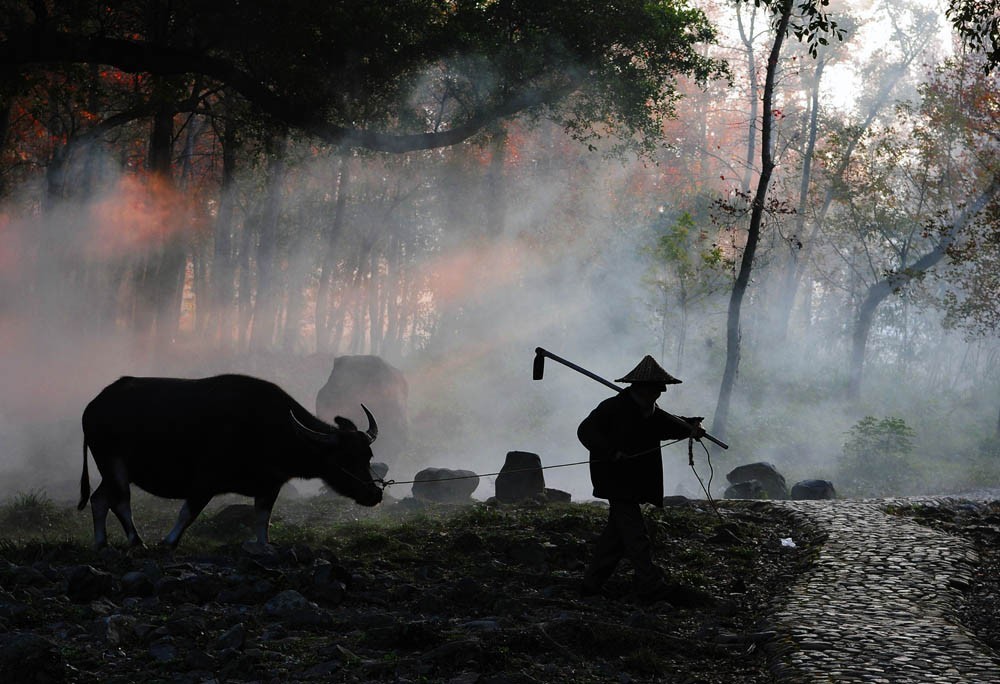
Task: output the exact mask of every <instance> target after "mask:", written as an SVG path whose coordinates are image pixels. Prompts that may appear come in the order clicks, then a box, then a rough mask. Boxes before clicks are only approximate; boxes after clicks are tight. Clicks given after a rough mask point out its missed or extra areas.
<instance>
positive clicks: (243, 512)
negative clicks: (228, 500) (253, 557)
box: [203, 504, 254, 539]
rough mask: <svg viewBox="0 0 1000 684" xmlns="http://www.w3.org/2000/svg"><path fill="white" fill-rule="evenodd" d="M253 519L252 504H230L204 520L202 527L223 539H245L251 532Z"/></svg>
mask: <svg viewBox="0 0 1000 684" xmlns="http://www.w3.org/2000/svg"><path fill="white" fill-rule="evenodd" d="M253 519H254V511H253V504H230V505H228V506H226V507H225V508H223V509H222V510H220V511H219V512H218V513H216V514H215V515H213V516H212V517H210V518H209V519H208V520H206V521H205V522H204V524H203V527H205V528H207V529H208V530H210V531H211V532H212V534H214V535H217V536H219V537H222V538H225V539H239V538H240V537H243V538H244V539H245V538H246V535H247V534H250V533H252V532H253Z"/></svg>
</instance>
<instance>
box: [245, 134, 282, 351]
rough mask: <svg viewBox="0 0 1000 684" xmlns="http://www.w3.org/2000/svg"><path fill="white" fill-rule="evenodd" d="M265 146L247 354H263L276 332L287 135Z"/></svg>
mask: <svg viewBox="0 0 1000 684" xmlns="http://www.w3.org/2000/svg"><path fill="white" fill-rule="evenodd" d="M269 142H270V144H269V145H268V163H267V191H266V193H265V195H266V196H265V199H264V206H263V208H262V211H261V219H260V234H259V238H258V243H257V298H256V300H255V301H254V309H253V331H252V334H251V336H250V351H254V352H256V351H265V350H267V349H270V348H271V347H272V346H273V344H274V335H275V330H276V329H277V316H278V304H279V302H278V296H279V293H280V290H281V287H280V282H279V278H278V237H279V231H278V221H279V220H280V216H281V197H282V188H283V186H284V182H285V151H286V148H287V145H288V135H287V133H286V132H284V131H282V132H280V133H277V134H275V135H274V136H273V137H272V138H271V139H270V141H269Z"/></svg>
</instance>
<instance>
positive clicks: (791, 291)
mask: <svg viewBox="0 0 1000 684" xmlns="http://www.w3.org/2000/svg"><path fill="white" fill-rule="evenodd" d="M930 37H931V32H927V33H926V35H925V37H923V38H922V40H920V41H918V42H917V43H915V44H914V45H913V46H912V49H911V50H910V51H909V52H908V53H907V54H906V55H904V58H903V61H902V62H900V63H899V65H897V67H896V68H895V69H893V70H891V72H890V73H891V74H892V76H891V77H889V78H885V79H884V80H882V82H881V83H880V84H879V88H878V92H877V93H876V95H875V97H874V98H873V99H872V103H871V105H870V106H869V108H868V112H867V114H866V115H865V119H864V121H863V122H862V123H861V124H860V125H858V126H855V127H852V128H853V134H852V135H851V137H850V139H849V141H848V143H847V148H846V150H845V152H844V154H843V156H842V158H841V159H840V162H839V163H838V164H837V166H836V168H835V169H834V170H833V172H832V173H831V174H829V181H828V183H827V189H826V192H825V193H824V197H823V203H822V204H821V205H820V209H819V211H818V212H817V213H816V218H815V219H814V222H813V227H812V230H811V231H809V236H808V237H805V238H804V239H803V240H802V249H801V250H800V253H799V254H797V255H796V258H795V259H794V263H793V264H790V266H794V271H793V272H789V273H787V274H786V278H785V285H784V287H783V293H784V296H783V298H782V299H781V300H780V301H779V306H780V307H781V308H780V310H779V312H778V315H777V321H778V326H779V327H778V330H777V331H776V335H777V338H778V339H779V340H784V339H786V337H787V335H788V322H789V320H790V319H791V310H792V308H793V306H794V304H795V296H796V294H797V291H798V288H799V284H800V283H801V282H802V278H803V277H804V275H805V270H806V265H807V264H808V263H809V257H810V255H811V254H812V250H813V246H814V245H815V243H816V239H817V237H818V236H819V234H820V232H821V231H822V229H823V222H824V221H825V219H826V214H827V211H829V209H830V206H831V205H832V204H833V199H834V187H835V186H836V184H837V183H838V182H839V180H840V179H841V178H842V177H843V175H844V173H846V171H847V168H848V167H849V166H850V163H851V160H852V158H853V156H854V150H855V149H856V148H857V145H858V142H860V140H861V138H862V136H864V134H865V133H866V132H867V131H868V129H869V128H870V127H871V125H872V122H874V121H875V117H876V116H878V114H879V112H881V111H882V109H883V108H884V107H885V106H886V105H887V104H889V96H890V95H891V93H892V91H893V90H894V89H895V87H896V84H897V83H898V82H899V80H900V79H901V78H902V76H903V74H905V73H906V71H907V68H908V67H909V65H910V63H911V62H912V61H913V60H914V59H915V58H916V57H917V55H919V54H921V53H922V50H923V46H924V45H926V43H927V41H928V40H929V39H930ZM818 79H819V76H818V74H817V81H818ZM817 89H818V83H817ZM816 92H817V91H814V92H813V95H814V98H815V96H816ZM814 111H815V105H814ZM804 228H805V226H804V225H803V226H802V227H800V228H798V229H797V234H798V235H799V237H800V238H802V234H803V232H804Z"/></svg>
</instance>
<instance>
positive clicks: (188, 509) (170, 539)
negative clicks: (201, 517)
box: [163, 496, 212, 548]
mask: <svg viewBox="0 0 1000 684" xmlns="http://www.w3.org/2000/svg"><path fill="white" fill-rule="evenodd" d="M211 499H212V497H210V496H206V497H191V498H189V499H188V500H187V501H185V502H184V503H183V504H182V505H181V510H180V513H178V514H177V523H176V524H175V525H174V529H172V530H170V533H169V534H168V535H167V536H166V537H164V538H163V544H164V545H166V546H169V547H171V548H174V547H176V546H177V543H178V542H179V541H180V540H181V535H182V534H184V530H186V529H187V528H188V527H190V526H191V523H193V522H194V519H195V518H197V517H198V514H199V513H201V512H202V510H204V508H205V506H207V505H208V502H209V501H211Z"/></svg>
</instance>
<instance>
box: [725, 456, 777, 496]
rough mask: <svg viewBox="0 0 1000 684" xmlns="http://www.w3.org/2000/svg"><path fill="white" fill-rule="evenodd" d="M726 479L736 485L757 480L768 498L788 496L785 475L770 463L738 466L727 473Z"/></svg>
mask: <svg viewBox="0 0 1000 684" xmlns="http://www.w3.org/2000/svg"><path fill="white" fill-rule="evenodd" d="M726 479H727V480H729V482H730V484H734V485H737V484H741V483H743V482H750V481H751V480H756V481H757V482H759V483H760V485H761V487H763V488H764V493H765V494H766V495H767V497H768V498H770V499H787V498H788V485H786V484H785V478H784V476H783V475H782V474H781V473H779V472H778V469H777V468H775V467H774V466H773V465H771V464H770V463H764V462H759V463H748V464H746V465H741V466H737V467H736V468H733V469H732V470H731V471H730V472H729V474H728V475H726ZM739 498H750V497H739Z"/></svg>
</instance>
